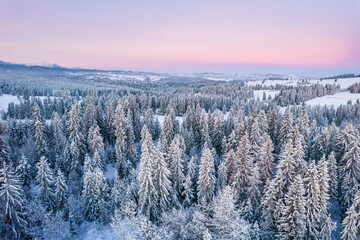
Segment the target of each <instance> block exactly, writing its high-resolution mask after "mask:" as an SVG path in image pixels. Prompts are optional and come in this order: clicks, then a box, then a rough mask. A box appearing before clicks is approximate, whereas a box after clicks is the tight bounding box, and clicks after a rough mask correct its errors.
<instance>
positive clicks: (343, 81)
mask: <svg viewBox="0 0 360 240" xmlns="http://www.w3.org/2000/svg"><path fill="white" fill-rule="evenodd" d="M357 82H360V78H340V79H337V81H336V82H335V79H325V80H320V79H312V80H308V81H306V82H303V81H302V80H299V79H290V80H281V79H279V80H265V81H264V82H263V80H258V81H248V82H247V83H246V84H247V85H248V86H255V85H261V86H264V87H271V86H273V87H275V85H276V84H282V85H286V86H293V87H295V86H297V85H298V84H299V83H302V84H317V83H318V84H322V85H326V84H333V83H335V84H339V85H340V88H341V89H347V88H348V87H350V86H351V85H352V84H354V83H357ZM259 91H260V90H259Z"/></svg>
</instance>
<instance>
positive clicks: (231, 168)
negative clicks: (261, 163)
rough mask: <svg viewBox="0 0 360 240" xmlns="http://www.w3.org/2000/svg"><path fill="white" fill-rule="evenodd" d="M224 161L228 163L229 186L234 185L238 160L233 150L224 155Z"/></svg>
mask: <svg viewBox="0 0 360 240" xmlns="http://www.w3.org/2000/svg"><path fill="white" fill-rule="evenodd" d="M223 161H224V162H226V166H227V176H228V177H227V182H228V184H229V185H232V184H233V182H234V179H235V175H236V172H237V159H236V154H235V152H234V150H233V149H230V151H229V152H228V153H226V154H225V155H224V160H223Z"/></svg>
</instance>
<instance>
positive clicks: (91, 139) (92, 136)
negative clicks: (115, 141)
mask: <svg viewBox="0 0 360 240" xmlns="http://www.w3.org/2000/svg"><path fill="white" fill-rule="evenodd" d="M88 144H89V148H90V151H91V153H92V154H93V155H94V153H95V152H98V154H99V157H100V158H102V159H103V158H104V142H103V137H102V136H101V133H100V128H99V126H98V125H97V124H96V125H94V126H93V127H91V128H89V134H88Z"/></svg>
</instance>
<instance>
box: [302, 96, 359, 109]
mask: <svg viewBox="0 0 360 240" xmlns="http://www.w3.org/2000/svg"><path fill="white" fill-rule="evenodd" d="M358 99H360V93H350V92H338V93H335V94H334V95H325V96H322V97H317V98H314V99H311V100H308V101H306V102H305V103H306V104H307V105H309V106H316V105H320V106H325V105H328V106H329V105H333V106H334V107H335V108H337V107H339V106H340V105H345V104H347V102H348V101H349V100H351V101H352V103H355V102H356V100H358Z"/></svg>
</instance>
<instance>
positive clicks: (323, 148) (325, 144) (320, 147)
mask: <svg viewBox="0 0 360 240" xmlns="http://www.w3.org/2000/svg"><path fill="white" fill-rule="evenodd" d="M329 141H330V134H329V131H328V130H327V129H324V130H323V131H322V132H321V133H320V134H318V135H317V136H316V137H315V139H314V144H313V149H312V151H311V153H312V159H315V160H319V159H320V158H321V157H322V156H323V155H326V156H327V155H328V154H329Z"/></svg>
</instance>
